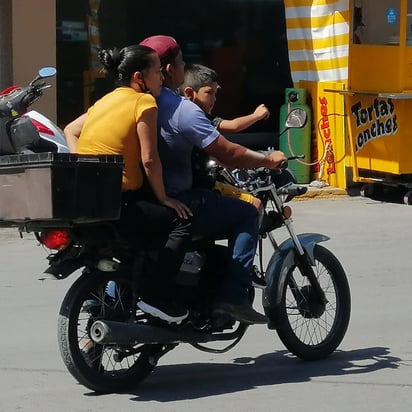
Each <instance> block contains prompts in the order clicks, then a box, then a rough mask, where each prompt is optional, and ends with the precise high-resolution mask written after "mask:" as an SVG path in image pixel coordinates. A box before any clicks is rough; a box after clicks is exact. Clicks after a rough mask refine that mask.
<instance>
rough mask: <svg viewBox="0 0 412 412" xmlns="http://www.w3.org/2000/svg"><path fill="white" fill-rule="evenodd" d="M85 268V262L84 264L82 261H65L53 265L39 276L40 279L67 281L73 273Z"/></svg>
mask: <svg viewBox="0 0 412 412" xmlns="http://www.w3.org/2000/svg"><path fill="white" fill-rule="evenodd" d="M83 266H84V262H82V261H81V259H70V260H64V261H61V262H59V263H55V264H51V265H50V266H49V267H48V268H47V269H46V270H45V271H44V272H43V273H42V274H41V275H39V277H38V279H39V280H46V279H55V280H61V279H66V278H67V277H69V276H70V275H71V274H72V273H73V272H75V271H76V270H77V269H80V268H81V267H83Z"/></svg>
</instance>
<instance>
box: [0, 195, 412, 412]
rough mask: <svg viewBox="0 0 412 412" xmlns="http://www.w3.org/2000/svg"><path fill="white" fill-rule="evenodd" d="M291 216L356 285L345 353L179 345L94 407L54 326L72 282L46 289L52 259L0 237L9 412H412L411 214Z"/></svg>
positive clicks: (348, 208) (2, 347)
mask: <svg viewBox="0 0 412 412" xmlns="http://www.w3.org/2000/svg"><path fill="white" fill-rule="evenodd" d="M291 205H292V207H293V210H294V220H295V227H296V229H297V231H298V232H318V233H324V234H327V235H329V236H330V237H331V240H330V241H328V242H327V243H325V244H324V246H327V247H329V248H330V249H331V250H332V251H334V252H335V254H336V255H337V256H338V257H339V258H340V260H341V262H342V264H343V266H344V268H345V270H346V271H347V274H348V278H349V281H350V285H351V290H352V305H353V309H352V318H351V322H350V326H349V329H348V332H347V335H346V337H345V339H344V341H343V342H342V344H341V346H340V347H339V349H338V350H337V351H336V353H334V354H333V355H332V356H330V357H329V358H328V359H325V360H323V361H320V362H313V363H307V362H303V361H300V360H298V359H295V358H293V357H292V356H290V355H289V354H288V353H287V352H286V351H285V349H284V347H283V346H282V344H281V342H280V341H279V339H278V338H277V336H276V335H275V333H274V332H273V331H268V330H267V329H266V328H265V327H264V326H252V327H251V328H250V329H249V330H248V333H247V334H246V336H245V338H244V339H243V340H242V341H241V342H240V344H239V345H238V346H236V347H235V348H234V349H233V350H232V351H229V352H228V353H226V354H223V355H215V354H208V353H203V352H199V351H197V350H195V349H194V348H192V347H191V346H188V345H180V346H179V347H178V348H176V349H175V350H174V351H172V352H171V353H169V354H168V355H166V356H165V357H164V358H162V359H161V360H160V362H159V365H158V367H157V368H156V369H155V371H154V372H153V374H152V375H150V376H149V378H148V379H146V381H144V382H143V383H142V384H141V386H140V387H138V388H137V389H136V390H134V391H132V392H128V393H123V394H110V395H95V394H94V393H92V392H90V391H89V390H88V389H86V388H85V387H83V386H81V385H79V384H78V383H76V381H75V380H74V379H73V378H72V377H71V375H70V374H69V373H68V372H67V371H66V369H65V366H64V365H63V362H62V361H61V359H60V354H59V351H58V346H57V339H56V322H57V314H58V309H59V306H60V302H61V300H62V298H63V296H64V294H65V291H66V290H67V289H68V287H69V285H70V284H71V283H72V281H73V279H71V278H68V279H66V280H63V281H46V282H41V281H38V280H37V276H36V275H37V274H38V273H40V272H41V270H42V269H43V268H45V266H46V260H45V257H46V252H45V251H44V250H43V249H42V248H41V247H39V246H38V245H37V242H36V241H35V240H34V239H33V238H32V237H31V235H25V237H24V238H23V239H20V238H19V237H18V236H17V233H16V232H15V231H14V230H10V229H1V230H0V245H1V247H0V261H1V264H0V314H1V316H2V322H1V332H0V337H1V338H0V411H2V412H3V411H4V412H9V411H32V412H37V411H59V412H64V411H113V410H117V411H139V412H140V411H176V412H181V411H202V412H203V411H205V412H206V411H208V412H209V411H268V410H273V411H288V412H294V411H296V412H297V411H302V410H308V411H315V410H316V411H318V412H326V411H327V412H330V411H336V412H340V411H356V412H361V411H374V412H380V411H410V410H412V373H411V372H412V370H411V369H410V368H412V330H411V329H412V328H411V325H412V322H411V320H412V314H411V313H412V298H411V295H412V276H411V264H412V247H411V245H412V206H405V205H402V204H394V203H384V202H378V201H373V200H369V199H364V198H359V197H353V198H350V197H342V196H340V197H339V199H314V200H307V201H302V202H292V204H291ZM279 237H280V238H282V237H285V233H284V232H283V231H279ZM268 256H269V255H268ZM268 256H267V257H268ZM256 307H259V296H258V299H257V303H256Z"/></svg>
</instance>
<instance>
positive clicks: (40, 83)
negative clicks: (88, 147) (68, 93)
mask: <svg viewBox="0 0 412 412" xmlns="http://www.w3.org/2000/svg"><path fill="white" fill-rule="evenodd" d="M55 75H56V69H55V68H54V67H43V68H41V69H40V70H39V72H38V74H37V76H36V77H35V78H34V79H33V80H32V81H31V82H30V83H29V85H28V86H25V87H19V86H11V87H9V88H7V89H5V90H3V91H2V92H0V154H3V155H4V154H16V153H41V152H57V153H68V152H69V150H68V148H67V145H66V139H65V138H64V133H63V131H62V130H61V129H60V128H59V127H58V126H57V125H55V124H54V123H53V122H52V121H50V120H49V119H47V117H45V116H43V115H42V114H41V113H39V112H37V111H35V110H30V111H27V109H28V107H29V106H30V105H32V104H33V103H34V102H35V101H36V100H37V99H39V98H40V97H41V96H42V95H43V90H45V89H47V88H49V87H51V85H50V84H47V83H46V82H45V81H44V79H47V78H50V77H53V76H55Z"/></svg>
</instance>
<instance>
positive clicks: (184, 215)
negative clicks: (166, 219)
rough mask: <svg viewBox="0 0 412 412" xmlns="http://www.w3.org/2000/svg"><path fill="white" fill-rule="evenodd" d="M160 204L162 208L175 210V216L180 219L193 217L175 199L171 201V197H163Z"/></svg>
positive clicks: (186, 208) (187, 209)
mask: <svg viewBox="0 0 412 412" xmlns="http://www.w3.org/2000/svg"><path fill="white" fill-rule="evenodd" d="M161 203H162V204H163V205H164V206H167V207H170V208H172V209H174V210H176V213H177V215H178V216H179V217H180V218H182V219H188V218H189V217H191V216H193V213H192V211H191V210H190V209H189V208H188V207H187V206H186V205H185V204H184V203H182V202H180V201H179V200H177V199H173V198H171V197H165V198H164V199H163V200H162V201H161Z"/></svg>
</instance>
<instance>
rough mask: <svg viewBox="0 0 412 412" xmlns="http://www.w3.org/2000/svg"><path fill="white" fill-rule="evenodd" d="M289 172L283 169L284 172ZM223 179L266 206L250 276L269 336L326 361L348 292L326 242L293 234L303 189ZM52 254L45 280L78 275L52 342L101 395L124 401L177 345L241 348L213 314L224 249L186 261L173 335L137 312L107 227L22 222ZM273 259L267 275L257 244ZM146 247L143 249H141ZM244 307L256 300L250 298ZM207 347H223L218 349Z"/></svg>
mask: <svg viewBox="0 0 412 412" xmlns="http://www.w3.org/2000/svg"><path fill="white" fill-rule="evenodd" d="M304 123H305V115H304V112H303V111H302V110H300V109H295V110H293V111H291V113H290V114H289V116H288V119H287V122H286V128H285V130H287V129H289V128H293V127H302V126H303V125H304ZM284 166H286V165H284ZM215 167H216V168H217V173H218V175H219V176H220V178H221V179H223V180H224V181H226V182H229V183H231V184H234V185H236V186H238V187H241V188H243V189H245V190H247V191H249V192H250V193H252V194H253V195H254V196H257V197H259V198H260V199H261V200H262V202H263V204H264V206H265V212H264V218H263V222H262V227H261V230H260V241H259V248H258V249H259V250H258V259H259V264H258V265H257V266H256V267H255V270H257V271H259V274H260V276H264V277H265V279H266V282H267V287H266V289H265V290H264V292H263V302H262V304H263V308H264V311H265V314H266V315H267V317H268V319H269V323H268V325H267V327H268V328H269V329H272V330H276V332H277V334H278V335H279V337H280V339H281V340H282V342H283V343H284V345H285V346H286V348H287V349H288V350H289V351H290V352H292V353H293V354H294V355H296V356H298V357H299V358H301V359H305V360H317V359H322V358H325V357H326V356H328V355H329V354H331V353H332V352H333V351H334V350H335V349H336V348H337V347H338V345H339V344H340V343H341V341H342V339H343V338H344V335H345V333H346V330H347V327H348V323H349V318H350V310H351V309H350V307H351V298H350V289H349V285H348V280H347V278H346V275H345V272H344V269H343V268H342V265H341V264H340V262H339V260H338V259H337V258H336V257H335V256H334V254H333V253H332V252H330V251H329V250H328V249H326V248H325V247H324V246H321V245H320V243H321V242H324V241H326V240H328V237H327V236H325V235H322V234H316V233H305V234H299V235H297V234H295V232H294V230H293V226H292V220H291V214H292V210H291V208H290V206H288V205H285V201H286V199H287V198H288V199H290V198H291V197H293V196H299V195H300V194H303V193H304V192H305V191H306V187H303V186H300V185H296V184H288V185H286V186H283V187H278V188H277V187H276V186H275V184H274V183H273V182H272V174H271V173H270V171H268V170H265V169H250V170H235V171H230V170H228V169H225V168H223V167H220V166H218V165H215ZM281 226H285V227H286V228H287V230H288V231H289V234H290V239H288V240H287V241H285V242H283V243H281V244H280V245H278V244H277V243H276V241H275V238H274V236H273V233H272V232H273V230H275V229H277V228H279V227H281ZM20 230H22V231H32V232H35V235H36V237H37V239H38V240H39V242H40V243H41V244H42V245H44V246H45V247H46V248H48V249H51V251H52V252H51V253H50V255H49V256H48V260H49V267H48V268H47V270H46V271H45V274H44V276H43V277H42V278H43V279H44V278H46V277H51V278H53V279H65V278H67V277H68V276H70V275H71V274H72V273H74V272H76V271H77V270H78V269H81V274H80V276H79V277H78V278H77V280H76V281H75V282H74V283H73V285H72V286H71V287H70V289H69V291H68V292H67V294H66V296H65V298H64V300H63V303H62V305H61V308H60V313H59V320H58V341H59V346H60V352H61V355H62V358H63V361H64V363H65V365H66V367H67V369H68V370H69V372H70V373H71V374H72V375H73V377H74V378H76V379H77V380H78V381H79V382H80V383H81V384H83V385H84V386H86V387H88V388H90V389H92V390H94V391H97V392H112V391H124V390H126V389H130V388H132V387H135V386H136V385H138V383H139V382H141V381H142V380H143V379H145V378H146V377H147V376H148V375H149V374H150V373H151V371H152V370H153V369H154V368H155V366H156V364H157V362H158V361H159V359H160V358H161V357H162V356H164V355H165V354H166V353H167V352H169V351H171V350H172V349H174V348H175V347H176V346H177V345H179V344H181V343H188V344H190V345H192V346H193V347H195V348H197V349H199V350H201V351H205V352H211V353H223V352H226V351H228V350H230V349H231V348H233V347H234V346H235V345H236V344H238V343H239V342H240V340H241V339H242V337H243V336H244V334H245V332H246V331H247V329H248V327H249V326H250V325H247V324H244V323H239V322H237V321H235V320H234V319H232V318H230V317H228V316H227V315H218V314H215V313H214V312H213V310H212V309H213V308H212V304H211V302H213V296H214V293H215V290H216V288H217V286H218V284H219V281H220V279H222V277H223V276H224V274H225V265H226V263H227V260H226V259H227V254H226V247H225V246H223V245H222V244H220V243H221V242H216V240H217V239H197V240H195V241H193V248H192V250H190V251H189V252H188V253H187V254H186V258H185V260H184V263H183V265H182V267H181V270H180V273H179V275H178V279H177V291H176V293H177V294H178V296H179V298H180V299H181V302H182V304H184V305H185V306H186V307H187V308H188V309H189V311H190V314H189V317H188V318H187V319H186V320H185V321H184V322H183V323H181V324H180V325H176V324H174V325H169V324H168V323H166V322H164V321H161V320H159V319H157V318H153V317H151V316H150V315H148V314H146V313H144V312H142V311H140V310H139V309H138V308H137V306H136V304H137V301H138V299H139V291H138V288H137V289H136V288H135V287H134V285H136V282H135V280H136V277H137V276H138V273H136V267H138V265H137V264H136V262H137V260H138V259H139V253H138V251H139V245H138V244H136V243H134V244H132V243H131V242H130V241H129V240H128V239H124V238H121V237H120V236H119V234H118V233H117V232H116V229H115V227H114V226H113V224H112V223H110V222H104V223H101V224H74V225H72V226H70V227H63V228H60V227H56V226H55V225H54V227H53V226H52V225H50V226H47V224H45V223H44V224H43V225H40V226H39V225H37V226H36V223H35V222H33V224H30V222H26V223H25V225H24V226H23V227H21V228H20ZM266 238H268V239H269V241H270V243H271V244H272V245H273V247H274V249H275V251H274V253H273V255H272V257H271V258H270V260H269V263H268V265H267V266H266V267H265V266H264V263H263V262H264V259H263V253H264V250H263V241H264V239H266ZM142 242H144V239H142ZM249 292H250V301H251V302H252V301H253V300H254V297H255V291H254V289H251V290H250V291H249ZM213 342H221V343H222V342H226V343H227V345H226V347H224V348H220V349H216V348H214V347H213V345H212V344H213Z"/></svg>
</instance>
